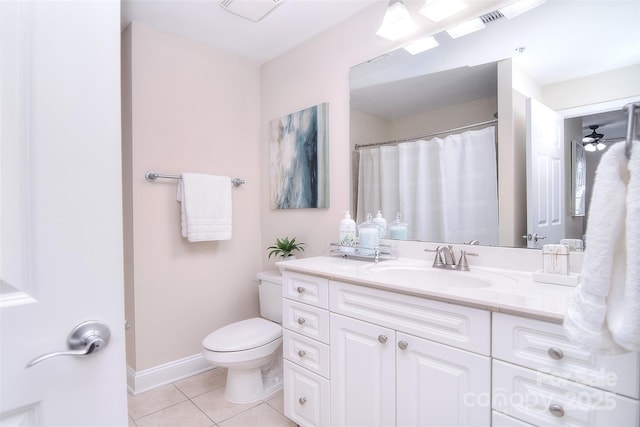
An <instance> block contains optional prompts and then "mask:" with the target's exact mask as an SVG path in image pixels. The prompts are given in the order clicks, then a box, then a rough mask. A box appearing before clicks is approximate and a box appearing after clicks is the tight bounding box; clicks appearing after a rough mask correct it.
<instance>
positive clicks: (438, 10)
mask: <svg viewBox="0 0 640 427" xmlns="http://www.w3.org/2000/svg"><path fill="white" fill-rule="evenodd" d="M467 7H469V5H468V4H467V3H466V2H464V1H462V0H427V2H426V3H425V4H424V6H422V8H421V9H420V13H421V14H422V15H424V16H426V17H427V18H429V19H431V20H432V21H433V22H440V21H442V20H443V19H445V18H448V17H449V16H451V15H454V14H456V13H458V12H460V11H461V10H464V9H466V8H467Z"/></svg>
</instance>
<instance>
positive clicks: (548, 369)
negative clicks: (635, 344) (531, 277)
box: [492, 313, 640, 399]
mask: <svg viewBox="0 0 640 427" xmlns="http://www.w3.org/2000/svg"><path fill="white" fill-rule="evenodd" d="M493 337H494V338H493V344H492V346H493V348H492V355H493V357H494V358H496V359H500V360H504V361H507V362H511V363H515V364H518V365H522V366H525V367H527V368H532V369H535V370H537V371H540V372H543V373H548V374H552V375H555V376H558V377H561V378H564V379H569V380H572V381H576V382H579V383H582V384H586V385H589V386H593V387H598V388H602V389H604V390H609V391H613V392H615V393H618V394H624V395H625V396H629V397H633V398H635V399H637V398H639V397H640V369H639V367H640V353H636V352H632V353H624V354H619V355H615V356H601V355H594V354H593V353H590V352H588V351H585V350H583V349H581V348H580V347H578V346H577V345H575V344H573V343H572V342H570V341H569V340H568V339H567V338H566V337H565V335H564V331H563V328H562V325H560V324H556V323H550V322H544V321H541V320H535V319H528V318H523V317H518V316H511V315H508V314H502V313H494V314H493Z"/></svg>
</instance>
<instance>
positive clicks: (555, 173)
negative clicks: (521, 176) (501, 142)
mask: <svg viewBox="0 0 640 427" xmlns="http://www.w3.org/2000/svg"><path fill="white" fill-rule="evenodd" d="M526 157H527V236H526V238H527V247H529V248H541V247H542V245H544V244H547V243H560V240H561V239H562V238H563V237H564V215H565V213H564V205H565V203H564V192H565V188H564V182H565V179H564V178H565V171H564V119H563V117H562V116H561V115H559V114H557V113H556V112H555V111H553V110H551V109H550V108H548V107H546V106H544V105H543V104H541V103H540V102H538V101H536V100H535V99H531V98H529V99H528V100H527V156H526Z"/></svg>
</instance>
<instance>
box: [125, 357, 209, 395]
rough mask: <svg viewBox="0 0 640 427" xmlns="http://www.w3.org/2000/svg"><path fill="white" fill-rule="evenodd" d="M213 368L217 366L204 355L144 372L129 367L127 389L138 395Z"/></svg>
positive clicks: (186, 358) (175, 361)
mask: <svg viewBox="0 0 640 427" xmlns="http://www.w3.org/2000/svg"><path fill="white" fill-rule="evenodd" d="M213 368H215V366H213V365H212V364H211V363H210V362H208V361H206V360H205V359H204V358H203V357H202V354H195V355H193V356H189V357H185V358H184V359H179V360H174V361H172V362H169V363H165V364H163V365H158V366H154V367H153V368H149V369H144V370H142V371H134V370H133V369H132V368H131V367H130V366H128V365H127V388H128V389H129V393H131V394H133V395H136V394H140V393H142V392H145V391H148V390H151V389H154V388H156V387H160V386H163V385H166V384H170V383H172V382H175V381H178V380H181V379H184V378H187V377H190V376H192V375H195V374H199V373H201V372H204V371H208V370H209V369H213Z"/></svg>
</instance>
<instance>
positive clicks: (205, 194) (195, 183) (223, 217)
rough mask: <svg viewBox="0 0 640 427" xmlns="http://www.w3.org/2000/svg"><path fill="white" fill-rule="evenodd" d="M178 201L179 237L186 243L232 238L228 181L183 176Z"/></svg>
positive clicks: (200, 175) (223, 177)
mask: <svg viewBox="0 0 640 427" xmlns="http://www.w3.org/2000/svg"><path fill="white" fill-rule="evenodd" d="M177 200H178V201H180V202H181V205H180V206H181V215H180V216H181V218H180V220H181V227H182V237H186V238H187V240H188V241H189V242H202V241H210V240H229V239H231V225H232V224H231V213H232V212H231V178H229V177H228V176H214V175H205V174H197V173H183V174H182V175H181V179H180V181H178V192H177Z"/></svg>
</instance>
